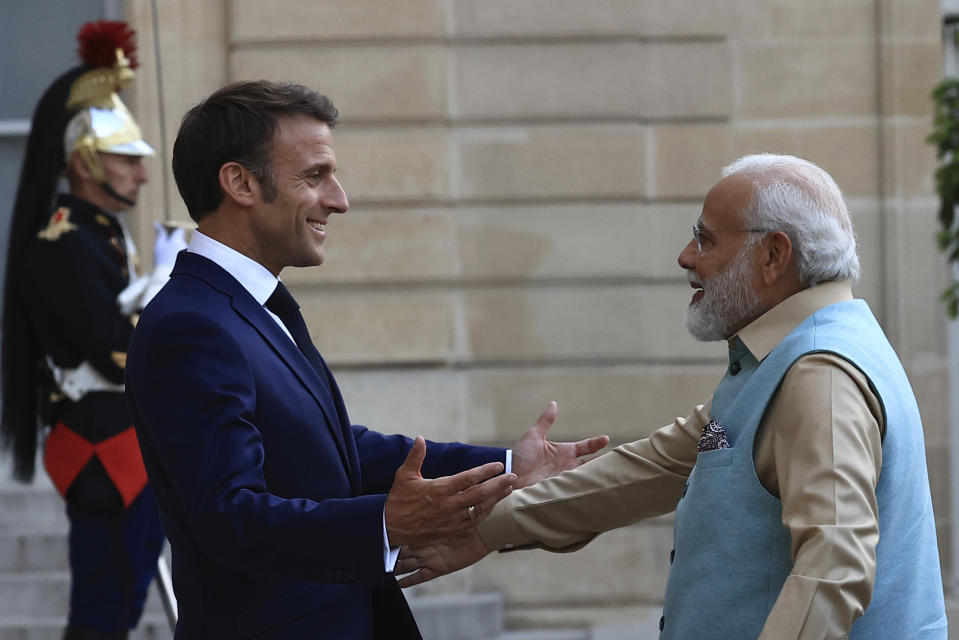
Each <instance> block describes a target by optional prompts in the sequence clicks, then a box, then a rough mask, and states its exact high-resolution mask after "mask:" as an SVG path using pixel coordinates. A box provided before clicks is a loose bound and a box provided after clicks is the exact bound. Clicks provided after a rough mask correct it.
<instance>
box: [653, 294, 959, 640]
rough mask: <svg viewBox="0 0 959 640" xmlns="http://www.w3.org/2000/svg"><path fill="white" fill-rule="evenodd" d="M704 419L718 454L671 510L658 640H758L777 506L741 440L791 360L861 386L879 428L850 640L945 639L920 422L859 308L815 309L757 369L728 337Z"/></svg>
mask: <svg viewBox="0 0 959 640" xmlns="http://www.w3.org/2000/svg"><path fill="white" fill-rule="evenodd" d="M736 342H737V343H738V349H734V350H732V351H731V352H730V368H729V370H728V371H727V373H726V376H725V377H724V378H723V380H722V381H721V382H720V384H719V386H718V387H717V389H716V392H715V394H714V395H713V403H712V414H711V417H712V418H714V419H715V420H717V421H719V423H720V424H721V425H722V426H723V427H724V428H725V429H726V433H727V437H728V439H729V444H730V448H728V449H717V450H715V451H704V452H701V453H700V454H699V456H698V458H697V460H696V466H695V467H694V468H693V471H692V473H691V474H690V476H689V481H688V484H687V488H686V491H685V492H684V494H683V498H682V499H681V500H680V501H679V505H678V506H677V508H676V520H675V531H674V551H673V553H672V554H671V557H672V568H671V570H670V575H669V581H668V583H667V585H666V603H665V607H664V612H663V613H664V615H663V619H662V620H661V621H660V627H661V630H662V633H661V635H660V637H661V638H662V639H663V640H666V639H670V640H712V639H715V640H747V639H754V638H757V637H758V636H759V633H760V631H761V630H762V627H763V624H765V621H766V617H767V616H768V615H769V611H770V610H771V609H772V607H773V604H774V603H775V602H776V598H777V597H778V596H779V592H780V590H781V589H782V586H783V583H784V582H785V580H786V577H787V575H788V574H789V572H790V570H791V569H792V561H791V559H790V553H789V548H790V536H789V531H788V530H787V529H786V528H785V527H784V526H783V524H782V520H781V516H782V505H781V503H780V501H779V499H777V498H775V497H773V496H772V495H770V494H769V493H768V492H767V491H766V490H765V488H763V486H762V484H761V483H760V482H759V479H758V477H757V476H756V470H755V467H754V465H753V439H754V437H755V435H756V429H757V427H758V426H759V422H760V420H761V419H762V416H763V413H764V412H765V410H766V406H767V405H768V404H769V401H770V398H771V397H772V395H773V393H774V392H775V391H776V389H777V388H778V387H779V384H780V383H781V382H782V379H783V376H785V375H786V372H787V371H788V370H789V368H790V367H791V366H792V364H793V363H794V362H795V361H796V360H797V359H798V358H800V357H801V356H802V355H804V354H807V353H811V352H830V353H834V354H837V355H839V356H841V357H842V358H844V359H846V360H848V361H849V362H851V363H853V364H854V365H855V366H856V367H857V368H859V369H860V370H861V371H862V372H863V373H864V374H865V375H866V377H867V378H868V379H869V381H870V383H871V385H872V387H873V389H874V391H875V393H876V395H877V396H878V397H879V398H880V401H881V402H882V406H883V410H884V412H885V418H886V434H885V438H884V440H883V445H882V452H883V460H882V470H881V473H880V476H879V484H878V486H877V488H876V496H877V500H878V504H879V543H878V545H877V548H876V554H877V569H876V582H875V587H874V589H873V597H872V601H871V603H870V605H869V607H868V608H867V610H866V612H865V614H864V615H863V616H862V617H861V618H859V619H858V620H857V621H856V622H855V623H854V624H853V627H852V631H851V633H850V636H849V637H850V638H852V639H855V640H913V639H916V640H918V639H922V640H933V639H935V640H945V638H946V617H945V605H944V602H943V592H942V580H941V577H940V569H939V551H938V548H937V546H936V529H935V522H934V519H933V513H932V500H931V498H930V494H929V481H928V476H927V473H926V457H925V447H924V444H923V434H922V424H921V422H920V419H919V409H918V407H917V406H916V401H915V398H914V396H913V394H912V388H911V387H910V386H909V381H908V380H907V379H906V374H905V372H904V371H903V368H902V365H901V364H900V362H899V358H898V357H897V356H896V353H895V352H894V351H893V349H892V347H891V346H890V344H889V342H888V340H887V339H886V337H885V335H884V334H883V332H882V329H881V328H880V327H879V325H878V323H877V322H876V320H875V318H874V317H873V315H872V312H871V311H870V310H869V307H868V305H866V303H865V302H863V301H862V300H852V301H848V302H840V303H837V304H833V305H830V306H828V307H825V308H823V309H820V310H819V311H817V312H816V313H814V314H813V315H811V316H810V317H809V318H807V319H806V320H805V321H804V322H803V323H802V324H801V325H799V326H798V327H797V328H796V329H795V330H794V331H793V332H792V333H791V334H790V335H789V336H788V337H786V339H785V340H783V342H782V343H780V344H779V345H778V346H777V347H776V348H775V349H774V350H773V351H772V352H771V353H770V354H769V355H768V356H767V357H766V358H765V359H764V360H763V361H762V362H761V363H760V362H757V361H756V359H755V358H754V357H753V356H752V355H751V354H750V353H749V352H748V351H747V350H746V349H745V347H744V346H743V344H742V342H740V341H739V340H738V338H737V339H736Z"/></svg>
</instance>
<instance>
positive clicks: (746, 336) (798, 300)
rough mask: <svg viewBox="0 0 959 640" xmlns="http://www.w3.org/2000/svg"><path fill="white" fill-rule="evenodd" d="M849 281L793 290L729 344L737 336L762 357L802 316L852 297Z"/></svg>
mask: <svg viewBox="0 0 959 640" xmlns="http://www.w3.org/2000/svg"><path fill="white" fill-rule="evenodd" d="M852 299H853V297H852V285H851V284H850V283H849V281H842V282H823V283H821V284H817V285H813V286H811V287H809V288H808V289H803V290H802V291H800V292H799V293H794V294H793V295H791V296H789V297H788V298H786V299H785V300H783V301H782V302H780V303H779V304H777V305H776V306H775V307H773V308H772V309H770V310H769V311H767V312H766V313H764V314H762V315H761V316H759V317H758V318H756V319H755V320H753V321H752V322H750V323H749V324H747V325H746V326H745V327H743V328H742V329H741V330H740V331H739V333H737V334H736V335H735V336H733V337H732V338H730V340H729V343H730V348H732V346H733V345H734V341H735V339H736V338H737V337H738V338H739V339H740V340H742V342H743V344H745V345H746V348H747V349H749V352H750V353H752V354H753V357H755V358H756V360H759V361H762V360H763V358H765V357H766V356H767V355H769V352H770V351H772V350H773V349H775V348H776V345H778V344H779V343H780V342H782V341H783V340H784V339H785V338H786V336H788V335H789V334H790V333H792V331H793V329H795V328H796V327H798V326H799V325H800V324H802V322H803V320H805V319H806V318H808V317H809V316H811V315H812V314H813V313H815V312H816V311H819V310H820V309H822V308H823V307H828V306H829V305H831V304H835V303H837V302H844V301H847V300H852Z"/></svg>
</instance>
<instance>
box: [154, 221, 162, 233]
mask: <svg viewBox="0 0 959 640" xmlns="http://www.w3.org/2000/svg"><path fill="white" fill-rule="evenodd" d="M153 232H154V233H156V234H157V235H158V236H159V235H162V234H163V223H162V222H160V221H159V220H154V221H153Z"/></svg>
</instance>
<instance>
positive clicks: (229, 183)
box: [217, 162, 260, 207]
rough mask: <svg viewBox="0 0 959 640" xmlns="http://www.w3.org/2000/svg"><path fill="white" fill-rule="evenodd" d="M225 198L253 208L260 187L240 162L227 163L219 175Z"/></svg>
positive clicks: (221, 168)
mask: <svg viewBox="0 0 959 640" xmlns="http://www.w3.org/2000/svg"><path fill="white" fill-rule="evenodd" d="M217 179H218V180H219V182H220V188H221V189H222V190H223V194H224V196H226V197H227V198H230V199H231V200H233V201H235V202H236V203H237V204H238V205H240V206H242V207H252V206H253V203H254V202H255V201H256V196H257V193H258V192H259V188H260V185H259V183H258V182H257V181H256V178H254V177H253V174H252V173H250V171H249V170H248V169H247V168H246V167H244V166H243V165H241V164H240V163H239V162H227V163H225V164H224V165H223V166H222V167H220V171H219V172H218V173H217Z"/></svg>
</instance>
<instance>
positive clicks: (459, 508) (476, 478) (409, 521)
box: [384, 436, 516, 546]
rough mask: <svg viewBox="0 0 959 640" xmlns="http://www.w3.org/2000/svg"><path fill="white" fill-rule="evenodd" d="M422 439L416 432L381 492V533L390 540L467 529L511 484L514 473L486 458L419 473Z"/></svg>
mask: <svg viewBox="0 0 959 640" xmlns="http://www.w3.org/2000/svg"><path fill="white" fill-rule="evenodd" d="M425 458H426V441H425V440H423V437H422V436H417V438H416V440H415V441H414V442H413V448H412V449H410V453H409V455H407V457H406V461H405V462H404V463H403V465H402V466H401V467H400V468H399V469H398V470H397V472H396V477H395V480H394V481H393V488H392V489H391V490H390V493H389V495H388V496H387V498H386V507H385V509H384V515H385V518H386V536H387V538H388V539H389V543H390V545H391V546H402V545H411V544H412V545H424V544H429V543H431V542H433V541H436V540H440V539H442V538H446V537H449V536H451V535H455V534H458V533H461V532H462V531H465V530H467V529H472V528H473V527H475V526H476V525H478V524H479V523H480V522H481V521H482V520H483V519H484V518H485V517H486V516H488V515H489V512H490V511H491V510H492V509H493V505H495V504H496V503H497V502H499V501H500V500H502V499H503V498H505V497H506V496H508V495H509V494H510V492H511V491H512V490H513V485H514V484H515V482H516V475H514V474H512V473H510V474H504V475H499V474H501V473H502V472H503V463H501V462H490V463H487V464H484V465H482V466H479V467H474V468H473V469H468V470H466V471H462V472H460V473H457V474H456V475H453V476H446V477H443V478H436V479H433V480H430V479H426V478H423V476H422V475H421V474H420V468H421V467H422V465H423V460H424V459H425Z"/></svg>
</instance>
